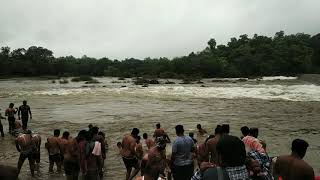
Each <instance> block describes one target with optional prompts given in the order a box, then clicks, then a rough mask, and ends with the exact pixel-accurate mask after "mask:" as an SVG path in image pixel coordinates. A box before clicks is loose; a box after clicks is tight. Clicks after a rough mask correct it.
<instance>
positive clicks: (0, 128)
mask: <svg viewBox="0 0 320 180" xmlns="http://www.w3.org/2000/svg"><path fill="white" fill-rule="evenodd" d="M0 132H1V136H2V137H4V133H3V126H2V124H1V122H0Z"/></svg>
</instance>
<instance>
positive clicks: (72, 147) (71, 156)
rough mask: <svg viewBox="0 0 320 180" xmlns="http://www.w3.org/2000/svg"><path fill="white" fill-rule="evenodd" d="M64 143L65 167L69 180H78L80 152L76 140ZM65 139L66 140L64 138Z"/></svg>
mask: <svg viewBox="0 0 320 180" xmlns="http://www.w3.org/2000/svg"><path fill="white" fill-rule="evenodd" d="M67 134H68V140H66V143H63V148H62V152H63V157H64V159H63V167H64V172H65V175H66V177H67V180H77V179H78V176H79V172H80V150H79V146H78V142H77V139H76V138H69V133H66V134H65V136H66V135H67ZM64 139H65V138H64Z"/></svg>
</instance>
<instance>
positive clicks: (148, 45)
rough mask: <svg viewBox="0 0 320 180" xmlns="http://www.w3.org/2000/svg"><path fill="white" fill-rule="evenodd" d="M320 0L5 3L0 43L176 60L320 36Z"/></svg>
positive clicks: (29, 0) (45, 0)
mask: <svg viewBox="0 0 320 180" xmlns="http://www.w3.org/2000/svg"><path fill="white" fill-rule="evenodd" d="M319 10H320V1H318V0H304V1H302V0H281V1H279V0H268V1H261V0H228V1H220V0H198V1H195V0H174V1H173V0H113V1H112V0H67V1H66V0H25V1H22V0H3V1H2V2H1V6H0V24H1V29H0V46H6V45H8V46H10V47H12V48H18V47H29V46H32V45H38V46H43V47H46V48H48V49H51V50H53V51H54V52H55V56H65V55H74V56H82V55H84V54H86V55H88V56H93V57H104V56H107V57H110V58H118V59H123V58H125V57H137V58H144V57H163V56H167V57H175V56H182V55H186V54H188V53H190V52H191V51H194V52H196V51H200V50H202V49H203V48H205V46H206V42H207V41H208V40H209V39H210V38H212V37H213V38H215V39H216V40H217V42H218V43H220V44H225V43H226V42H228V40H229V39H230V38H231V37H238V36H239V35H240V34H244V33H246V34H248V35H253V34H254V33H258V34H265V35H269V36H272V35H273V34H274V33H275V32H277V31H279V30H284V31H285V32H286V33H297V32H305V33H309V34H316V33H319V32H320V16H318V12H319Z"/></svg>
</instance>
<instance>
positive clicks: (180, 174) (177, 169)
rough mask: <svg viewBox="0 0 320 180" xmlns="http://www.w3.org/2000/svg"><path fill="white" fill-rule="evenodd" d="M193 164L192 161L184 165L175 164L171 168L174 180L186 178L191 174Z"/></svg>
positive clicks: (184, 179)
mask: <svg viewBox="0 0 320 180" xmlns="http://www.w3.org/2000/svg"><path fill="white" fill-rule="evenodd" d="M193 171H194V166H193V163H192V164H190V165H186V166H176V165H174V168H173V178H174V180H187V179H191V177H192V176H193Z"/></svg>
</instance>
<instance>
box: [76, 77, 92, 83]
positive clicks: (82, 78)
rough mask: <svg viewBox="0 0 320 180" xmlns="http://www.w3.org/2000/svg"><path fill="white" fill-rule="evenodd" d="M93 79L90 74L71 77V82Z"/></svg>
mask: <svg viewBox="0 0 320 180" xmlns="http://www.w3.org/2000/svg"><path fill="white" fill-rule="evenodd" d="M93 80H94V79H93V78H92V77H91V76H80V77H74V78H72V79H71V81H72V82H80V81H93Z"/></svg>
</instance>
